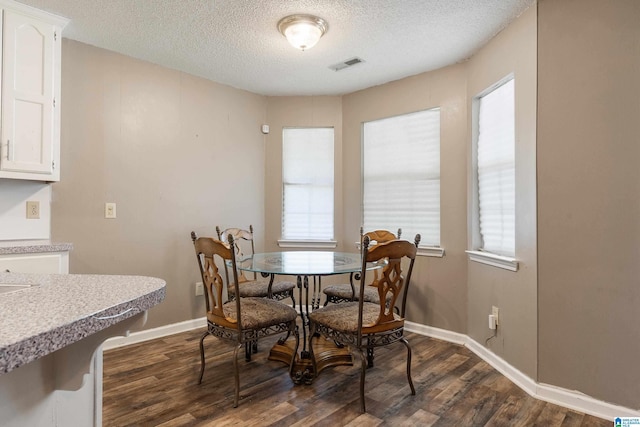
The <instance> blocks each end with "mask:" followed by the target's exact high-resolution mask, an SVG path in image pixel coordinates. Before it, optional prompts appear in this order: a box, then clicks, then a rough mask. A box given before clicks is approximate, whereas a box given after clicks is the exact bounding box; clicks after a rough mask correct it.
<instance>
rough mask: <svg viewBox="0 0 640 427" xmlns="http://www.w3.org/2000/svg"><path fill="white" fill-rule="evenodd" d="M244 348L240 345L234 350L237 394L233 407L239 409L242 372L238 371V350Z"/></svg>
mask: <svg viewBox="0 0 640 427" xmlns="http://www.w3.org/2000/svg"><path fill="white" fill-rule="evenodd" d="M241 348H242V344H238V345H237V346H236V348H235V349H234V350H233V371H234V373H235V378H234V379H235V385H236V394H235V397H234V399H233V407H234V408H237V407H238V401H239V400H240V372H239V371H238V350H240V349H241Z"/></svg>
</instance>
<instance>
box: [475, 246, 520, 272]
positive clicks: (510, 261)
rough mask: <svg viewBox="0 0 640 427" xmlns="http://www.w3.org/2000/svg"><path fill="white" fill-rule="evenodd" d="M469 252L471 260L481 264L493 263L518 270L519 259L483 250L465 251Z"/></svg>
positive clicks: (500, 266)
mask: <svg viewBox="0 0 640 427" xmlns="http://www.w3.org/2000/svg"><path fill="white" fill-rule="evenodd" d="M465 252H466V253H467V254H469V260H470V261H475V262H479V263H481V264H486V265H491V266H493V267H498V268H502V269H505V270H509V271H518V260H516V259H515V258H511V257H506V256H502V255H496V254H491V253H489V252H482V251H465Z"/></svg>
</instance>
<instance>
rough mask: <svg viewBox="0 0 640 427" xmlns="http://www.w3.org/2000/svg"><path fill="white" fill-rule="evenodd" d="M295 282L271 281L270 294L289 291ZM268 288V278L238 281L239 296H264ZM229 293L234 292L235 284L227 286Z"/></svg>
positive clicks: (232, 293) (233, 293)
mask: <svg viewBox="0 0 640 427" xmlns="http://www.w3.org/2000/svg"><path fill="white" fill-rule="evenodd" d="M295 287H296V284H295V283H293V282H285V281H283V282H280V281H275V280H274V281H273V284H272V285H271V294H280V293H286V292H290V291H291V290H292V289H293V288H295ZM268 289H269V279H258V280H250V281H248V282H242V283H240V296H241V297H266V296H267V291H268ZM229 293H230V294H231V295H235V294H236V287H235V285H231V286H229Z"/></svg>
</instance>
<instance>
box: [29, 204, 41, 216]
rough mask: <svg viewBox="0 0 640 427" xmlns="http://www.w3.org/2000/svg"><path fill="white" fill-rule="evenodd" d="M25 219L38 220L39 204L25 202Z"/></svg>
mask: <svg viewBox="0 0 640 427" xmlns="http://www.w3.org/2000/svg"><path fill="white" fill-rule="evenodd" d="M27 219H40V202H38V201H27Z"/></svg>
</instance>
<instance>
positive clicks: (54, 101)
mask: <svg viewBox="0 0 640 427" xmlns="http://www.w3.org/2000/svg"><path fill="white" fill-rule="evenodd" d="M55 107H56V99H55V98H53V108H55Z"/></svg>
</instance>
